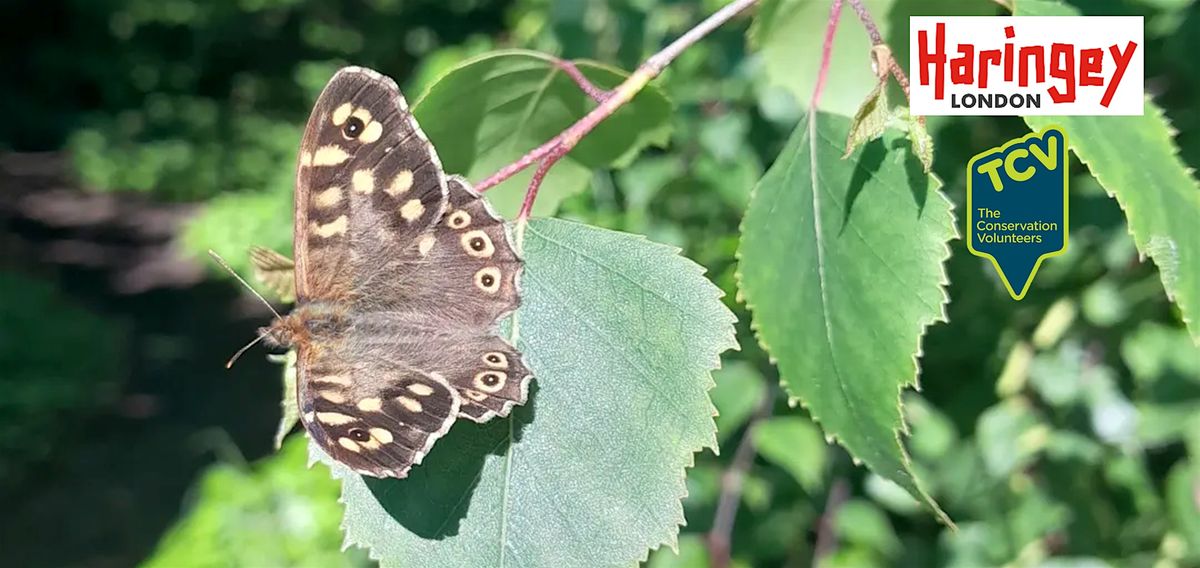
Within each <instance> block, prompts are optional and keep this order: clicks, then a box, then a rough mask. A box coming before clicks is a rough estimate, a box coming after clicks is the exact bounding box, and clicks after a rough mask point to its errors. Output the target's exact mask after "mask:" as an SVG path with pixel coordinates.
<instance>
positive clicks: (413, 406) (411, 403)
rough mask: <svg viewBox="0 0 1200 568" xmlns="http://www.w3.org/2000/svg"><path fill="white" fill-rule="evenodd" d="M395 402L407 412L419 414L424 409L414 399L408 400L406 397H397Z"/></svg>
mask: <svg viewBox="0 0 1200 568" xmlns="http://www.w3.org/2000/svg"><path fill="white" fill-rule="evenodd" d="M396 402H399V403H400V406H403V407H404V408H407V409H408V411H409V412H421V411H422V410H424V407H422V406H421V403H420V402H418V401H417V400H416V399H412V398H408V397H407V396H401V397H397V398H396Z"/></svg>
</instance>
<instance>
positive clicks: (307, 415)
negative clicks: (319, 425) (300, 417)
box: [304, 412, 317, 422]
mask: <svg viewBox="0 0 1200 568" xmlns="http://www.w3.org/2000/svg"><path fill="white" fill-rule="evenodd" d="M316 417H317V415H316V413H313V412H305V413H304V421H305V422H312V421H313V419H314V418H316Z"/></svg>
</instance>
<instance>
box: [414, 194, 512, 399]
mask: <svg viewBox="0 0 1200 568" xmlns="http://www.w3.org/2000/svg"><path fill="white" fill-rule="evenodd" d="M447 187H448V190H449V203H448V205H447V208H446V212H445V214H444V215H443V216H442V219H441V221H440V222H438V223H437V224H436V225H434V226H433V227H432V228H431V229H430V230H429V232H428V233H427V234H426V235H424V236H422V237H421V238H420V239H418V241H417V243H416V244H415V246H414V248H415V250H413V249H410V250H409V251H407V254H406V255H404V258H405V259H406V261H405V262H406V268H405V272H407V273H409V274H410V275H411V276H409V277H406V278H404V279H403V280H401V281H399V282H397V283H396V285H395V288H396V289H395V290H394V291H393V292H392V294H393V295H395V296H398V297H403V298H406V301H408V302H409V305H412V306H419V307H420V309H421V313H420V314H419V315H418V314H414V315H413V316H412V317H413V318H414V319H415V320H416V319H420V320H421V321H428V322H431V323H426V324H424V325H427V326H429V327H430V329H429V330H428V331H422V332H421V333H422V334H426V333H433V334H440V335H441V336H442V337H440V338H439V339H437V340H432V341H431V340H428V339H424V338H422V339H419V340H416V341H417V342H418V343H423V344H421V345H413V346H412V347H413V351H412V352H413V357H414V359H419V360H420V363H419V365H420V366H421V368H424V369H430V370H433V371H436V372H438V373H439V374H441V375H443V376H445V377H446V379H447V380H448V381H449V383H450V385H451V386H453V387H454V388H455V389H457V390H458V391H459V394H460V395H461V396H462V399H463V404H462V407H461V409H460V413H461V414H462V415H463V416H465V417H467V418H469V419H471V420H474V421H476V422H486V421H487V420H490V419H491V418H493V417H495V416H507V415H508V414H509V412H510V410H511V409H512V407H513V406H515V405H520V404H524V403H525V400H526V398H527V396H528V389H529V381H530V380H531V378H532V376H531V374H530V371H529V369H528V367H526V365H525V363H524V362H523V361H522V359H521V354H520V353H519V352H518V351H517V350H516V349H515V348H514V347H513V346H511V345H509V344H508V342H507V341H505V340H504V339H502V338H501V337H500V336H499V335H497V333H496V323H497V321H499V320H500V319H501V318H503V317H504V316H506V315H508V314H509V313H511V312H512V311H513V310H515V309H517V307H518V306H519V305H520V288H519V287H520V279H521V271H522V267H523V262H522V261H521V258H520V257H519V256H518V255H517V253H516V249H515V248H514V247H513V244H512V241H511V239H510V238H509V236H508V233H507V231H506V230H505V227H504V221H503V220H502V219H501V218H500V217H499V216H498V215H496V213H495V212H494V211H493V210H492V209H491V207H490V206H489V205H488V204H487V202H486V201H484V199H483V198H482V196H480V194H478V193H476V192H475V190H474V189H473V188H471V186H470V184H468V183H467V182H466V181H465V180H463V179H462V178H460V177H458V176H450V177H448V178H447ZM413 329H414V330H417V331H420V330H421V326H420V325H414V326H413ZM430 354H433V355H432V356H430Z"/></svg>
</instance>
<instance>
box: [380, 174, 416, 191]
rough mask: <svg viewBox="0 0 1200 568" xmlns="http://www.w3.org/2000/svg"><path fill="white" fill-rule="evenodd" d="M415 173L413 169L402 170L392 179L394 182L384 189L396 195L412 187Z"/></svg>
mask: <svg viewBox="0 0 1200 568" xmlns="http://www.w3.org/2000/svg"><path fill="white" fill-rule="evenodd" d="M412 182H413V173H412V170H400V173H398V174H396V177H395V178H393V179H392V184H391V185H389V186H387V189H385V190H384V191H386V192H387V194H388V195H390V196H392V197H396V196H397V195H400V194H401V193H404V192H406V191H408V190H409V189H411V188H412Z"/></svg>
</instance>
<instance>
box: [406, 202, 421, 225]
mask: <svg viewBox="0 0 1200 568" xmlns="http://www.w3.org/2000/svg"><path fill="white" fill-rule="evenodd" d="M423 213H425V206H424V205H422V204H421V200H420V199H409V200H408V202H407V203H405V204H404V205H403V206H401V207H400V216H401V217H404V220H405V221H408V222H410V223H411V222H413V221H416V220H417V219H418V218H420V217H421V215H422V214H423Z"/></svg>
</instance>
